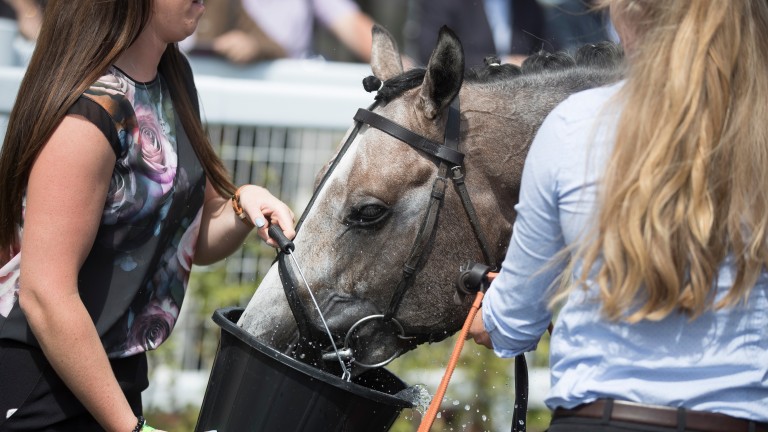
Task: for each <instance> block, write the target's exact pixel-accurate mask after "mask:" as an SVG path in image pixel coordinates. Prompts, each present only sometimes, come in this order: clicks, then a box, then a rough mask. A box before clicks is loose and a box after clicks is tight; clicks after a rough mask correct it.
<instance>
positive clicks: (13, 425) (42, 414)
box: [0, 340, 147, 432]
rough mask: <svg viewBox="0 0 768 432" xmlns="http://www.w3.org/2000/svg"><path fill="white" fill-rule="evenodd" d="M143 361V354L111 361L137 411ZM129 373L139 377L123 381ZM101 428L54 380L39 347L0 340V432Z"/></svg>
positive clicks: (62, 385)
mask: <svg viewBox="0 0 768 432" xmlns="http://www.w3.org/2000/svg"><path fill="white" fill-rule="evenodd" d="M85 355H87V354H85ZM146 361H147V360H146V355H144V354H141V355H138V356H133V357H129V358H126V359H119V360H112V361H111V363H112V368H113V371H115V374H116V376H117V378H118V382H119V383H120V385H121V387H122V388H123V391H124V393H125V395H126V397H127V398H128V403H129V404H130V405H131V408H132V409H133V411H134V413H135V414H136V415H139V414H141V412H142V406H141V390H142V389H143V388H144V387H146V370H147V369H146V368H147V366H146ZM137 371H138V377H137ZM141 371H143V379H142V376H141V375H142V373H141ZM130 377H134V378H138V381H136V380H133V379H128V380H126V378H130ZM9 414H10V415H9ZM102 430H103V428H102V427H101V426H99V424H98V423H97V422H96V420H95V419H94V418H93V416H91V414H90V413H89V412H88V411H87V410H86V409H85V407H84V406H83V405H82V404H81V403H80V401H79V400H78V399H77V398H76V397H75V395H74V394H72V392H71V391H69V388H67V386H66V385H65V384H64V382H63V381H62V380H61V378H59V376H58V375H57V374H56V371H54V370H53V367H51V365H50V363H48V360H47V359H46V358H45V355H43V353H42V351H40V350H39V349H38V348H35V347H30V346H28V345H25V344H21V343H18V342H13V341H7V340H0V432H11V431H13V432H16V431H35V432H68V431H89V432H90V431H102Z"/></svg>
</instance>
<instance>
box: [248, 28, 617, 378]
mask: <svg viewBox="0 0 768 432" xmlns="http://www.w3.org/2000/svg"><path fill="white" fill-rule="evenodd" d="M507 66H509V65H507ZM489 67H496V66H489ZM510 67H511V66H510ZM371 69H372V71H373V74H374V76H375V79H374V78H370V79H368V83H367V85H368V86H369V87H377V88H378V92H377V95H376V102H375V103H374V105H372V107H371V108H370V111H369V110H361V111H358V115H357V116H356V120H358V121H357V123H356V124H355V126H353V127H352V128H351V129H350V131H349V132H348V133H347V137H345V139H344V145H343V146H342V147H341V150H340V151H339V152H338V153H337V155H336V156H335V157H334V159H333V160H332V161H331V162H330V163H329V164H328V165H327V166H326V168H324V170H323V171H322V172H321V173H320V175H319V177H318V178H319V179H320V180H319V181H318V185H317V188H316V191H315V195H314V197H313V199H312V201H311V202H310V204H309V205H308V207H307V209H306V211H305V213H304V216H303V217H302V220H301V222H300V227H299V228H300V229H299V230H298V234H297V236H296V238H295V239H294V245H295V249H294V250H293V252H292V253H291V257H290V258H291V259H290V260H288V259H285V256H283V258H284V259H283V260H282V262H281V263H280V264H278V263H276V264H275V265H273V266H272V268H271V269H270V271H269V272H268V273H267V275H266V276H265V278H264V279H263V281H262V283H261V284H260V286H259V287H258V289H257V290H256V292H255V294H254V296H253V298H252V299H251V302H250V303H249V305H248V307H247V308H246V310H245V312H244V314H243V316H242V318H241V319H240V322H239V325H241V326H242V327H243V328H244V329H245V330H246V331H248V332H249V333H251V334H253V335H254V336H256V337H257V338H258V339H259V340H261V341H263V342H264V343H266V344H268V345H271V346H273V347H275V348H276V349H278V350H280V351H283V352H298V351H301V349H300V348H301V345H302V344H304V345H305V347H304V348H306V345H307V344H315V345H316V344H319V345H321V346H324V347H325V346H328V345H329V344H330V338H329V337H328V336H324V335H322V334H320V333H322V332H319V331H316V332H315V333H316V334H320V335H319V336H317V337H314V338H313V339H315V340H301V338H300V336H302V335H301V332H300V330H301V326H302V325H304V326H305V327H307V326H308V327H310V328H314V329H322V328H324V327H325V325H327V328H328V329H329V330H330V333H331V334H332V335H333V337H334V339H335V341H336V342H335V343H336V345H338V346H339V348H342V346H344V347H345V348H348V349H350V350H351V351H352V356H353V357H354V360H353V363H356V364H357V365H361V366H362V367H361V368H358V370H359V369H365V368H366V367H372V365H380V364H383V363H386V362H387V361H389V360H391V359H393V358H394V357H396V356H398V355H400V354H402V353H403V352H405V351H407V350H410V349H413V348H415V347H416V346H417V345H419V344H421V343H423V342H432V341H439V340H442V339H444V338H446V337H448V336H450V335H451V334H453V333H454V332H455V331H457V330H458V329H459V328H460V327H461V324H462V322H463V320H464V318H465V317H466V313H467V310H468V308H469V305H470V303H471V300H472V299H471V298H465V299H463V300H462V301H456V296H455V295H454V293H455V287H454V281H455V279H456V277H457V276H458V274H459V272H460V269H461V266H462V265H463V264H466V263H469V262H484V261H487V264H488V265H490V266H492V267H493V266H498V265H500V263H501V261H502V259H503V256H504V253H505V250H506V247H507V243H508V241H509V237H510V234H511V228H512V224H513V222H514V219H515V211H514V205H515V204H516V203H517V196H518V190H519V184H520V178H521V175H522V167H523V163H524V159H525V155H526V153H527V149H528V146H529V145H530V142H531V140H532V138H533V135H534V133H535V131H536V129H537V128H538V126H539V125H540V124H541V122H542V121H543V119H544V117H545V116H546V114H547V113H548V112H549V111H550V110H551V109H552V108H553V107H554V106H555V105H556V104H557V103H558V102H559V101H561V100H562V99H564V98H565V97H566V96H567V95H568V94H570V93H572V92H573V91H576V90H579V89H581V88H588V87H591V86H595V85H599V84H602V83H605V82H609V81H610V80H611V79H612V78H610V74H604V73H592V72H586V71H584V72H582V73H580V74H574V78H567V77H562V76H557V74H565V72H562V71H553V72H552V74H553V76H552V77H549V78H546V79H543V78H537V79H533V78H531V77H526V76H525V75H520V76H516V75H518V72H519V70H518V69H514V68H513V69H512V70H513V72H515V73H510V74H509V75H510V77H506V78H503V79H502V78H498V77H497V78H493V79H479V78H477V77H476V76H475V77H474V80H475V81H476V82H469V81H470V80H465V79H464V73H463V71H464V53H463V49H462V46H461V42H460V41H459V39H458V38H457V37H456V35H455V34H454V33H453V32H452V31H451V30H450V29H448V28H446V27H444V28H443V29H441V31H440V34H439V37H438V42H437V45H436V47H435V49H434V51H433V53H432V55H431V57H430V59H429V62H428V65H427V67H426V68H425V69H411V70H408V71H404V70H403V66H402V63H401V60H400V54H399V51H398V48H397V44H396V42H395V40H394V39H393V38H392V36H391V35H390V34H389V33H388V32H387V31H386V30H385V29H383V28H381V27H379V26H375V27H374V29H373V48H372V61H371ZM493 72H494V73H495V70H494V71H493ZM491 75H493V74H491ZM613 79H615V76H614V77H613ZM379 84H380V86H379ZM457 102H458V103H457ZM382 118H383V119H384V120H381V119H382ZM382 122H383V123H382ZM382 124H383V126H382ZM393 124H394V126H392V125H393ZM398 128H401V129H402V130H405V131H406V132H402V130H400V129H398ZM408 133H411V134H415V135H416V136H415V137H414V136H411V135H408ZM446 137H447V140H446ZM413 140H415V141H418V143H417V144H414V143H413V142H412V141H413ZM406 141H409V142H406ZM447 141H454V142H456V143H457V144H458V148H456V149H448V147H450V146H449V145H448V146H447V145H446V144H448V143H447ZM460 183H463V186H461V185H460ZM462 187H464V188H465V191H464V193H463V194H464V195H466V196H469V197H470V200H469V201H468V200H466V199H462V192H460V189H461V188H462ZM467 202H469V203H470V205H469V207H471V210H469V211H468V210H467ZM472 213H474V216H472V215H471V214H472ZM473 223H474V224H475V225H476V227H474V228H473ZM297 264H298V266H297ZM281 266H282V267H281ZM284 285H285V286H286V288H287V289H290V290H293V293H292V294H289V296H288V297H290V296H293V297H295V298H296V299H297V300H295V301H294V306H293V308H292V307H291V305H290V304H289V301H288V300H287V297H286V292H284ZM310 289H311V294H312V295H311V296H310ZM295 303H298V304H299V306H298V307H299V309H303V312H301V313H299V314H298V315H301V314H304V315H305V317H299V316H297V312H296V308H297V306H296V305H295ZM314 303H316V304H317V305H318V306H319V309H320V310H321V311H322V316H321V315H320V314H319V313H318V312H317V311H316V308H315V307H314ZM297 321H305V322H304V323H303V324H302V323H299V325H297ZM323 321H325V322H323ZM304 336H306V335H304ZM304 339H307V338H306V337H305V338H304ZM297 344H298V345H297Z"/></svg>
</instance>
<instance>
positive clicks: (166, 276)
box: [0, 67, 205, 358]
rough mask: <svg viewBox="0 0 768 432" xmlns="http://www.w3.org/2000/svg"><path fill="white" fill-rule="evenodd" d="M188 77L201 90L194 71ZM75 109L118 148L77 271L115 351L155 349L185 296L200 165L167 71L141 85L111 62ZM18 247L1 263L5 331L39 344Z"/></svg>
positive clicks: (0, 317) (200, 196) (201, 189)
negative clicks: (25, 302)
mask: <svg viewBox="0 0 768 432" xmlns="http://www.w3.org/2000/svg"><path fill="white" fill-rule="evenodd" d="M187 81H188V82H189V87H190V91H193V92H194V86H193V84H192V78H191V72H190V73H189V74H188V80H187ZM193 100H196V94H193ZM69 113H70V114H78V115H82V116H84V117H86V118H87V119H88V120H89V121H91V122H93V123H94V124H95V125H96V126H98V127H99V128H100V129H101V130H102V131H103V132H104V134H105V136H106V137H107V139H108V140H109V142H110V144H111V145H112V148H113V150H114V151H115V155H116V162H115V167H114V171H113V173H112V180H111V183H110V187H109V192H108V196H107V197H106V199H105V203H104V211H103V213H102V216H101V224H100V227H99V230H98V233H97V235H96V239H95V242H94V245H93V248H92V249H91V252H90V254H89V255H88V257H87V258H86V260H85V263H84V264H83V266H82V268H81V270H80V273H79V281H78V287H79V290H80V297H81V298H82V300H83V303H84V304H85V306H86V308H87V310H88V312H89V313H90V314H91V317H92V318H93V320H94V323H95V325H96V329H97V330H98V333H99V335H100V337H101V340H102V342H103V344H104V348H105V350H106V352H107V354H108V356H109V357H111V358H119V357H127V356H130V355H133V354H137V353H140V352H144V351H147V350H151V349H154V348H156V347H157V346H158V345H160V344H161V343H162V342H163V341H164V340H165V339H166V338H167V337H168V335H169V333H170V332H171V330H172V329H173V326H174V324H175V323H176V320H177V318H178V316H179V308H180V307H181V304H182V301H183V299H184V293H185V291H186V287H187V282H188V280H189V272H190V269H191V266H192V257H193V255H194V251H195V244H196V240H197V234H198V231H199V227H200V217H201V214H202V205H203V200H204V194H205V175H204V171H203V168H202V166H201V164H200V162H199V160H198V159H197V156H196V154H195V152H194V150H193V148H192V146H191V144H190V142H189V139H188V138H187V135H186V133H185V132H184V129H183V128H182V127H181V124H180V123H179V122H178V121H177V119H176V116H175V113H174V109H173V103H172V101H171V97H170V94H169V92H168V87H167V85H166V84H165V81H164V79H163V77H162V76H160V75H158V77H157V78H155V79H154V80H153V81H151V82H147V83H141V82H136V81H133V80H132V79H131V78H130V77H128V76H127V75H126V74H124V73H123V72H121V71H120V70H119V69H117V68H115V67H112V68H110V69H109V71H108V73H107V74H106V75H104V76H102V77H101V78H100V79H99V80H98V81H97V82H96V83H94V84H93V85H92V86H91V87H90V88H89V89H88V90H87V91H86V92H85V93H84V94H83V96H82V97H80V99H79V100H78V101H77V103H76V104H75V105H74V106H73V107H72V108H71V109H70V111H69ZM21 235H22V229H21V228H20V230H19V236H21ZM15 252H16V254H15V256H14V257H13V258H12V259H11V260H10V261H9V262H8V263H7V264H6V265H5V266H3V267H2V268H0V338H3V339H13V340H17V341H20V342H25V343H29V344H31V345H37V341H36V340H35V339H34V336H33V335H32V333H31V332H30V331H29V327H28V324H27V322H26V319H25V318H24V315H23V314H22V313H21V310H20V309H19V306H18V301H17V300H18V288H19V283H18V279H19V265H20V263H21V261H22V259H23V258H22V256H23V251H15Z"/></svg>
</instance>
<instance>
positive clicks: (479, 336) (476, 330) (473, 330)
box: [467, 309, 493, 349]
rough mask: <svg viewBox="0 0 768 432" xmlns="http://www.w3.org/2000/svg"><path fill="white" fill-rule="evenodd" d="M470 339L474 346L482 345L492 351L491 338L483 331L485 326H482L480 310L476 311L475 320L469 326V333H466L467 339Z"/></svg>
mask: <svg viewBox="0 0 768 432" xmlns="http://www.w3.org/2000/svg"><path fill="white" fill-rule="evenodd" d="M469 338H472V339H473V340H474V341H475V343H476V344H478V345H482V346H484V347H486V348H490V349H493V343H492V342H491V336H490V335H489V334H488V332H487V331H485V325H484V324H483V314H482V309H481V310H479V311H477V315H475V319H474V320H472V324H470V326H469V332H468V333H467V339H469Z"/></svg>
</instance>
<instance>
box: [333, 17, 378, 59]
mask: <svg viewBox="0 0 768 432" xmlns="http://www.w3.org/2000/svg"><path fill="white" fill-rule="evenodd" d="M372 28H373V20H371V18H370V17H369V16H368V15H366V14H364V13H362V12H360V11H355V12H353V13H349V14H346V15H344V16H342V17H341V18H339V19H337V20H336V21H334V22H333V24H331V26H330V27H329V30H330V31H331V33H333V34H334V36H336V37H337V38H338V39H339V40H340V41H341V43H343V44H344V45H345V46H346V47H348V48H349V49H350V50H352V52H354V53H355V55H356V56H358V57H359V58H360V60H363V61H365V62H370V61H371V44H372V37H371V29H372Z"/></svg>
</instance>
